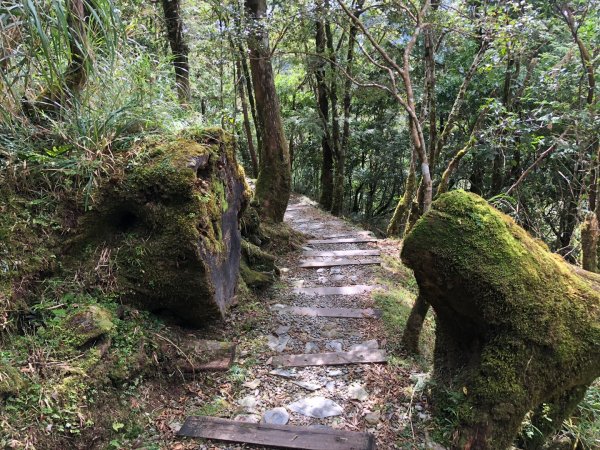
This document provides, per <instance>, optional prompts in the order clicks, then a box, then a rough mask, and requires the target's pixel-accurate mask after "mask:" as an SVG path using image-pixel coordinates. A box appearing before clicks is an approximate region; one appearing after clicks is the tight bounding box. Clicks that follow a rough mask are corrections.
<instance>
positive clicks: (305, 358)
mask: <svg viewBox="0 0 600 450" xmlns="http://www.w3.org/2000/svg"><path fill="white" fill-rule="evenodd" d="M385 362H387V356H386V354H385V350H374V349H373V350H371V349H369V350H357V351H350V352H332V353H306V354H300V355H280V356H274V357H273V358H271V365H272V366H273V367H305V366H342V365H346V364H364V363H385Z"/></svg>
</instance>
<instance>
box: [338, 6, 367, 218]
mask: <svg viewBox="0 0 600 450" xmlns="http://www.w3.org/2000/svg"><path fill="white" fill-rule="evenodd" d="M364 3H365V1H364V0H358V1H357V2H356V7H355V8H354V15H355V16H356V17H357V18H359V17H360V15H361V14H362V8H363V6H364ZM357 34H358V27H357V26H356V23H355V22H352V25H350V32H349V34H348V50H347V53H346V73H347V74H348V75H349V76H348V77H346V80H345V82H344V103H343V107H344V127H343V129H342V140H341V142H340V147H339V149H338V157H337V165H336V172H335V179H334V183H333V204H332V205H331V212H332V214H335V215H340V214H341V213H342V212H343V208H344V194H345V193H344V177H345V172H346V153H347V152H348V146H349V140H350V114H351V112H352V80H351V79H350V77H351V76H352V70H353V67H354V46H355V44H356V35H357Z"/></svg>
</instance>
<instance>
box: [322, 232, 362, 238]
mask: <svg viewBox="0 0 600 450" xmlns="http://www.w3.org/2000/svg"><path fill="white" fill-rule="evenodd" d="M352 237H370V238H372V237H373V235H372V234H371V232H370V231H348V232H347V233H338V234H329V235H326V236H323V239H337V238H352Z"/></svg>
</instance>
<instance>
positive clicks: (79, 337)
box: [61, 305, 114, 347]
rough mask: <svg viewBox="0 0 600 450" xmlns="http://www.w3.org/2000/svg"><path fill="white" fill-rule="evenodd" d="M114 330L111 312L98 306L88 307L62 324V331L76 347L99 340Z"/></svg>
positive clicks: (75, 313)
mask: <svg viewBox="0 0 600 450" xmlns="http://www.w3.org/2000/svg"><path fill="white" fill-rule="evenodd" d="M113 328H114V324H113V322H112V315H111V313H110V311H108V310H106V309H105V308H102V307H100V306H96V305H87V306H84V307H83V308H81V309H80V310H78V311H76V312H74V313H73V314H71V315H70V316H68V317H67V318H65V320H64V321H63V323H62V326H61V329H62V330H63V331H64V332H65V333H66V335H67V338H68V340H69V341H70V343H71V344H73V345H74V346H75V347H81V346H84V345H86V344H88V343H90V342H91V341H94V340H96V339H99V338H101V337H103V336H105V335H107V334H108V333H110V331H111V330H112V329H113Z"/></svg>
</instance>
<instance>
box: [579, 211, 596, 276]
mask: <svg viewBox="0 0 600 450" xmlns="http://www.w3.org/2000/svg"><path fill="white" fill-rule="evenodd" d="M599 236H600V228H599V226H598V218H597V217H596V213H595V212H591V213H589V214H588V215H587V216H586V218H585V220H584V222H583V225H582V226H581V255H582V258H581V259H582V260H581V265H582V267H583V268H584V269H585V270H589V271H590V272H598V238H599Z"/></svg>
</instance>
